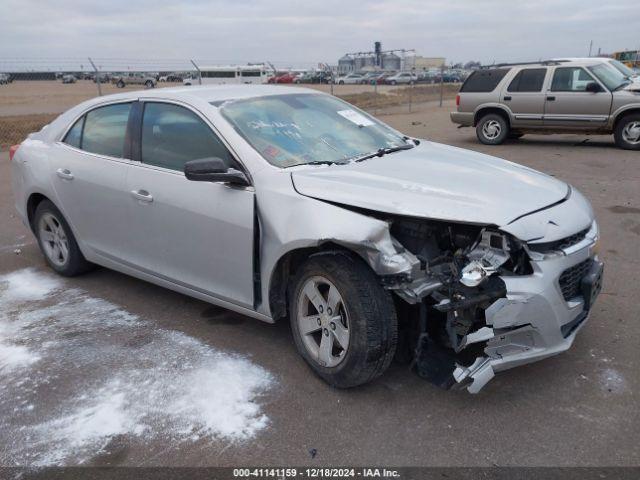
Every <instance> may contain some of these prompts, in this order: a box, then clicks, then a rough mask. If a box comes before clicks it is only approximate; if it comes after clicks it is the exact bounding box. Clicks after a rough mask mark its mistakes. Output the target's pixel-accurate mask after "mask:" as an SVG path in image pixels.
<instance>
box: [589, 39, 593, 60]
mask: <svg viewBox="0 0 640 480" xmlns="http://www.w3.org/2000/svg"><path fill="white" fill-rule="evenodd" d="M592 48H593V40H591V41H590V42H589V57H591V49H592Z"/></svg>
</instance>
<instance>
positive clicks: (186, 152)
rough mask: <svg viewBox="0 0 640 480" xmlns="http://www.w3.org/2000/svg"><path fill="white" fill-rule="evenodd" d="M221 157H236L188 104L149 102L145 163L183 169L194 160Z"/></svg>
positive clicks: (143, 147) (229, 162)
mask: <svg viewBox="0 0 640 480" xmlns="http://www.w3.org/2000/svg"><path fill="white" fill-rule="evenodd" d="M210 157H218V158H220V159H222V160H223V161H224V162H225V164H226V165H227V166H229V167H231V166H234V165H235V161H234V159H233V157H232V156H231V154H230V153H229V151H228V150H227V148H226V147H225V146H224V144H223V143H222V142H221V141H220V139H219V138H218V137H217V136H216V134H215V133H213V131H212V130H211V128H210V127H209V126H208V125H207V124H206V123H205V122H204V121H203V120H202V119H201V118H200V117H198V116H197V115H196V114H195V113H193V112H191V111H190V110H188V109H187V108H184V107H181V106H179V105H173V104H170V103H160V102H145V105H144V113H143V117H142V141H141V160H142V163H146V164H148V165H155V166H157V167H163V168H168V169H171V170H177V171H180V172H182V171H183V170H184V164H185V163H187V162H188V161H190V160H198V159H201V158H210Z"/></svg>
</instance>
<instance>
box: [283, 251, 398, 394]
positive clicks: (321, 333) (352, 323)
mask: <svg viewBox="0 0 640 480" xmlns="http://www.w3.org/2000/svg"><path fill="white" fill-rule="evenodd" d="M309 292H311V295H310V294H309ZM289 293H290V295H289V299H290V305H289V317H290V321H291V330H292V332H293V338H294V341H295V344H296V348H297V349H298V352H299V353H300V355H301V356H302V357H303V358H304V360H305V361H306V362H307V364H309V366H310V367H311V368H312V370H313V371H314V372H315V373H316V374H317V375H318V376H319V377H320V378H322V379H323V380H324V381H325V382H327V383H328V384H330V385H332V386H334V387H338V388H349V387H355V386H357V385H361V384H363V383H367V382H370V381H371V380H373V379H374V378H376V377H378V376H380V375H382V373H383V372H384V371H385V370H386V369H387V368H388V367H389V365H390V363H391V360H392V359H393V356H394V354H395V350H396V344H397V341H398V321H397V317H396V311H395V307H394V304H393V300H392V298H391V294H390V293H389V292H388V291H387V290H385V289H383V288H382V286H381V285H380V282H379V279H378V278H377V277H376V275H375V274H374V272H373V271H371V269H370V268H369V267H368V266H367V265H366V264H365V263H364V262H363V261H362V260H361V259H360V258H358V257H356V256H355V255H351V254H348V253H343V252H337V253H328V254H324V255H317V256H313V257H311V258H310V259H309V260H308V261H307V262H306V263H304V264H303V265H302V266H301V267H300V268H299V269H298V272H297V273H296V275H295V276H294V278H293V279H292V281H291V283H290V290H289ZM314 294H315V295H314ZM318 295H320V296H318ZM311 297H313V298H314V299H315V300H314V301H313V302H312V301H311ZM338 299H339V300H338ZM332 306H333V308H334V310H333V311H332V310H331V307H332ZM305 318H306V319H308V321H307V322H305V321H304V319H305ZM333 322H335V324H334V323H333ZM336 325H337V327H336ZM305 330H306V331H305ZM344 338H346V339H347V341H346V342H345V341H344ZM323 340H324V341H329V342H330V345H331V346H330V347H328V348H327V349H325V353H324V354H323ZM345 343H346V348H343V345H344V344H345ZM326 352H328V353H326ZM325 360H326V361H325Z"/></svg>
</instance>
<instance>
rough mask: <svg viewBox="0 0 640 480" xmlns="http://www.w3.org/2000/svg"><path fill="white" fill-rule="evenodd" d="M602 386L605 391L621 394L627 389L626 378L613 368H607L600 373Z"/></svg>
mask: <svg viewBox="0 0 640 480" xmlns="http://www.w3.org/2000/svg"><path fill="white" fill-rule="evenodd" d="M600 385H601V387H602V389H603V390H606V391H608V392H612V393H621V392H623V391H625V390H626V388H627V382H626V380H625V378H624V377H623V376H622V374H621V373H620V372H618V371H617V370H615V369H613V368H606V369H604V370H603V371H602V372H601V373H600Z"/></svg>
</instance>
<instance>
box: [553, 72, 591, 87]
mask: <svg viewBox="0 0 640 480" xmlns="http://www.w3.org/2000/svg"><path fill="white" fill-rule="evenodd" d="M593 81H594V80H593V78H591V76H590V75H589V74H588V73H587V72H586V71H585V70H584V69H583V68H581V67H559V68H556V71H555V72H554V73H553V82H552V83H551V90H552V91H554V92H584V91H586V89H587V84H588V83H591V82H593Z"/></svg>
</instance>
